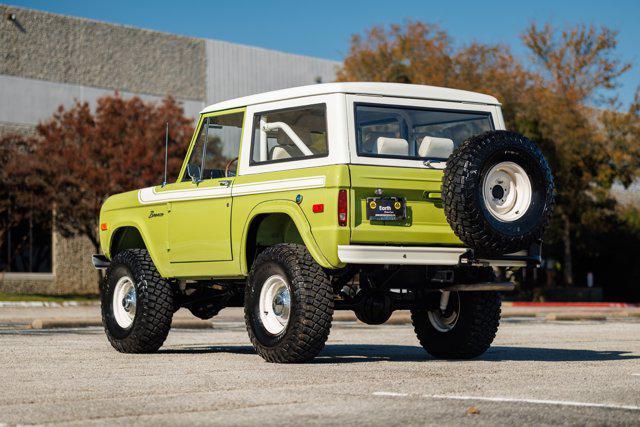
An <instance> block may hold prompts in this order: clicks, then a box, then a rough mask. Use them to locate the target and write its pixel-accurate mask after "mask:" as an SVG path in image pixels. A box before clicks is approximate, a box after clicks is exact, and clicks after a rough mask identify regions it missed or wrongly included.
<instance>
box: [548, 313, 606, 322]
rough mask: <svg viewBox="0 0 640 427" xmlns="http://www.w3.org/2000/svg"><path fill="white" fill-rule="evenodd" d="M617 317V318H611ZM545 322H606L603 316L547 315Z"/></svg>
mask: <svg viewBox="0 0 640 427" xmlns="http://www.w3.org/2000/svg"><path fill="white" fill-rule="evenodd" d="M612 317H618V316H612ZM544 319H545V320H560V321H568V320H607V316H605V315H603V314H570V313H567V314H547V315H546V316H545V317H544Z"/></svg>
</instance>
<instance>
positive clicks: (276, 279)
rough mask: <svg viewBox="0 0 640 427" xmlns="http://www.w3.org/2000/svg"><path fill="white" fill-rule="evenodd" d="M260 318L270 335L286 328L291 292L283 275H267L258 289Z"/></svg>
mask: <svg viewBox="0 0 640 427" xmlns="http://www.w3.org/2000/svg"><path fill="white" fill-rule="evenodd" d="M259 304H260V305H259V309H260V320H261V321H262V324H263V325H264V328H265V329H266V330H267V332H269V333H270V334H271V335H278V334H280V333H282V331H284V330H285V329H286V328H287V324H288V323H289V314H290V312H291V293H290V291H289V285H288V284H287V281H286V280H285V278H284V277H282V276H281V275H279V274H275V275H273V276H271V277H269V278H268V279H267V280H266V281H265V282H264V284H263V285H262V290H261V291H260V302H259Z"/></svg>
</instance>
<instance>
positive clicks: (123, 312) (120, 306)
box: [111, 276, 136, 329]
mask: <svg viewBox="0 0 640 427" xmlns="http://www.w3.org/2000/svg"><path fill="white" fill-rule="evenodd" d="M111 307H113V317H115V319H116V322H117V323H118V326H120V327H121V328H122V329H127V328H128V327H130V326H131V325H132V324H133V319H135V317H136V287H135V285H134V284H133V280H132V279H131V277H129V276H122V277H121V278H120V279H119V280H118V282H117V283H116V286H115V289H114V290H113V301H112V304H111Z"/></svg>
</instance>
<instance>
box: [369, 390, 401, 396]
mask: <svg viewBox="0 0 640 427" xmlns="http://www.w3.org/2000/svg"><path fill="white" fill-rule="evenodd" d="M373 395H374V396H392V397H406V396H409V393H394V392H392V391H375V392H374V393H373Z"/></svg>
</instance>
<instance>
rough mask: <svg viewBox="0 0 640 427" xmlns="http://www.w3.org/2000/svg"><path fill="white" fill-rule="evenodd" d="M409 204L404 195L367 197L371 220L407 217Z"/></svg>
mask: <svg viewBox="0 0 640 427" xmlns="http://www.w3.org/2000/svg"><path fill="white" fill-rule="evenodd" d="M406 206H407V204H406V202H405V200H404V198H402V197H367V219H368V220H369V221H398V220H402V219H405V217H406V213H407V208H406Z"/></svg>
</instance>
